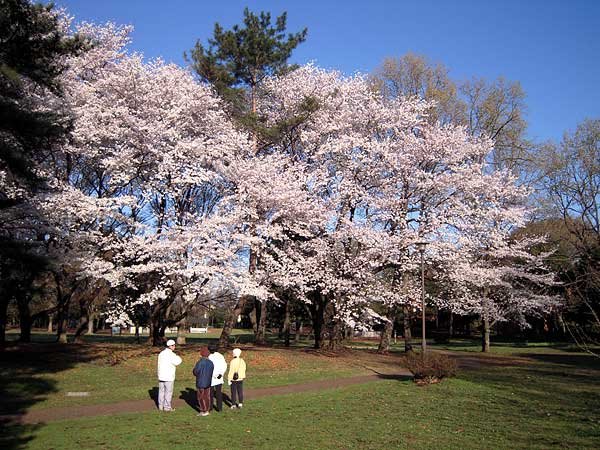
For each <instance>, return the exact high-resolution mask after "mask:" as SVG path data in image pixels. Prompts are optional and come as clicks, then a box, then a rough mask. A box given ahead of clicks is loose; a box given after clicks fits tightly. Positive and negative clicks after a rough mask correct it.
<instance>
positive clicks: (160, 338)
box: [149, 301, 171, 347]
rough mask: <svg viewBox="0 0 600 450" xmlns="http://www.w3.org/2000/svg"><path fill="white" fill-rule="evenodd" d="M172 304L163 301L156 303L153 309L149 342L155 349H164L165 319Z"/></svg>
mask: <svg viewBox="0 0 600 450" xmlns="http://www.w3.org/2000/svg"><path fill="white" fill-rule="evenodd" d="M170 304H171V303H170V302H169V301H161V302H158V303H156V304H155V305H154V307H153V308H152V312H151V314H150V324H151V327H150V336H149V340H150V342H152V346H154V347H163V346H164V345H165V328H166V325H165V317H166V314H167V309H168V308H169V306H170Z"/></svg>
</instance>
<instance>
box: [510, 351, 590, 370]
mask: <svg viewBox="0 0 600 450" xmlns="http://www.w3.org/2000/svg"><path fill="white" fill-rule="evenodd" d="M516 356H522V357H525V358H531V359H534V360H536V361H540V362H544V363H551V364H560V365H563V366H572V367H577V368H579V369H591V370H600V358H597V357H596V356H593V355H588V354H582V353H578V354H574V353H569V352H565V353H564V354H557V353H521V354H517V355H516Z"/></svg>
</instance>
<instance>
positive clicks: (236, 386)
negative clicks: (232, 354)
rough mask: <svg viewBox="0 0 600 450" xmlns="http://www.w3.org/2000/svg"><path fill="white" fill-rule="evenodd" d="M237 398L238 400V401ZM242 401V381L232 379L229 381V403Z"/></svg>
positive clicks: (234, 403) (233, 403) (235, 403)
mask: <svg viewBox="0 0 600 450" xmlns="http://www.w3.org/2000/svg"><path fill="white" fill-rule="evenodd" d="M238 399H239V401H238ZM239 403H244V381H243V380H240V381H232V382H231V404H232V405H237V404H239Z"/></svg>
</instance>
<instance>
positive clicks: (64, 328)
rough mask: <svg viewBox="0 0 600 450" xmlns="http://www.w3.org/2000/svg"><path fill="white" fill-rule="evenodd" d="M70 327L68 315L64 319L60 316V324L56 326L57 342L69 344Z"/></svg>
mask: <svg viewBox="0 0 600 450" xmlns="http://www.w3.org/2000/svg"><path fill="white" fill-rule="evenodd" d="M68 327H69V318H68V316H67V315H66V314H64V315H63V316H62V317H60V315H59V319H58V323H57V325H56V342H58V343H59V344H66V343H67V341H68V340H67V333H68Z"/></svg>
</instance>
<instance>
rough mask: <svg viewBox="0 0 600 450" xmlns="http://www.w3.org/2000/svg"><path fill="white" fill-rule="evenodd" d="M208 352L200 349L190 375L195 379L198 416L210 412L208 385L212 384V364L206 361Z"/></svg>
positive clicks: (206, 348)
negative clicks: (198, 408) (198, 356)
mask: <svg viewBox="0 0 600 450" xmlns="http://www.w3.org/2000/svg"><path fill="white" fill-rule="evenodd" d="M208 355H210V351H209V350H208V347H206V346H204V347H202V348H201V349H200V356H201V358H200V359H199V360H198V362H197V363H196V365H195V366H194V370H192V373H193V374H194V376H195V377H196V389H197V392H196V396H197V398H198V406H199V407H200V414H198V415H199V416H208V413H209V411H210V406H211V405H210V404H211V401H210V400H211V399H210V385H211V382H212V376H213V370H214V367H215V366H214V364H213V362H212V361H211V360H210V359H208Z"/></svg>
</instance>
